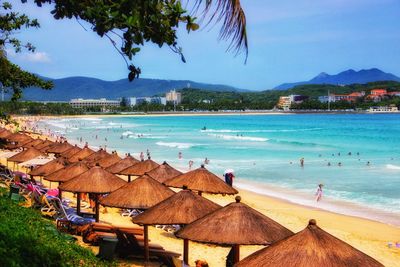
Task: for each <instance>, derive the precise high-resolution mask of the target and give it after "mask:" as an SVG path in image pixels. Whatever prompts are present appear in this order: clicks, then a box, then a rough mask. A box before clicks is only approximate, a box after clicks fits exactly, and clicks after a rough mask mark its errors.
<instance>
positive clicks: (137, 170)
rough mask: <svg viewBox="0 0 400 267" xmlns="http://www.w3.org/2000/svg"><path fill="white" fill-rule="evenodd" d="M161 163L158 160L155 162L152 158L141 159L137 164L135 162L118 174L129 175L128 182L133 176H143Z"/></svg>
mask: <svg viewBox="0 0 400 267" xmlns="http://www.w3.org/2000/svg"><path fill="white" fill-rule="evenodd" d="M158 166H159V164H158V163H157V162H154V161H152V160H151V159H150V157H149V159H147V160H144V161H141V162H139V163H137V164H134V165H132V166H130V167H128V168H126V169H124V170H122V171H120V172H119V173H118V174H121V175H127V176H128V182H130V181H131V176H132V175H133V176H142V175H143V174H145V173H146V172H149V171H151V170H153V169H155V168H157V167H158Z"/></svg>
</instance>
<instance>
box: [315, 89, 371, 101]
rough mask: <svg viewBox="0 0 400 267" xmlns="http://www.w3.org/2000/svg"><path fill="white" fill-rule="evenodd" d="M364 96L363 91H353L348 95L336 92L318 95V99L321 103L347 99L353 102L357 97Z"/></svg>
mask: <svg viewBox="0 0 400 267" xmlns="http://www.w3.org/2000/svg"><path fill="white" fill-rule="evenodd" d="M363 96H365V92H364V91H362V92H354V93H351V94H348V95H343V94H342V95H336V94H330V95H329V96H320V97H318V101H319V102H321V103H327V102H331V103H333V102H338V101H347V102H354V101H356V100H357V99H359V98H361V97H363Z"/></svg>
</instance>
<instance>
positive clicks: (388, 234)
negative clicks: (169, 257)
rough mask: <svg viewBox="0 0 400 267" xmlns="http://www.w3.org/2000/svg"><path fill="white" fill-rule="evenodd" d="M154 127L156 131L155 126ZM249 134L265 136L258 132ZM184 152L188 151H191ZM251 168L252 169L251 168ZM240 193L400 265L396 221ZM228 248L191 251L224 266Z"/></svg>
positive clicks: (179, 245) (259, 206)
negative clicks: (381, 220) (311, 221)
mask: <svg viewBox="0 0 400 267" xmlns="http://www.w3.org/2000/svg"><path fill="white" fill-rule="evenodd" d="M82 118H85V117H82ZM91 118H93V117H91ZM29 119H33V118H29ZM21 121H25V118H22V119H21ZM114 123H115V122H114ZM116 127H119V124H116ZM100 129H101V128H100ZM152 129H153V131H154V128H152ZM104 131H106V130H104ZM123 131H126V129H123ZM99 135H100V133H99ZM231 135H232V134H231ZM102 136H103V135H102ZM109 136H110V134H109ZM118 137H119V135H118ZM248 137H251V138H262V137H257V136H248ZM42 138H46V136H42ZM109 138H110V137H109ZM240 140H242V139H240ZM71 141H74V142H76V139H71ZM218 141H219V140H218ZM256 142H257V141H256ZM145 145H146V144H145ZM160 149H161V148H160ZM180 149H184V148H180ZM118 151H119V152H120V153H119V154H120V155H122V154H123V153H124V152H126V151H120V150H118ZM152 153H154V155H155V157H156V158H157V159H158V157H160V156H161V154H160V155H158V154H157V153H156V151H154V152H153V151H152ZM184 153H185V154H186V153H187V152H184ZM172 158H174V159H172ZM175 158H176V155H173V156H171V157H170V158H164V160H167V161H168V162H171V161H172V162H173V163H175V162H177V163H179V161H177V160H176V159H175ZM306 164H307V163H306ZM182 165H183V164H181V165H179V164H178V166H179V167H181V168H183V166H182ZM223 167H225V166H223ZM247 171H248V172H249V170H247ZM242 176H244V175H242ZM234 185H235V184H234ZM53 186H54V184H53ZM239 195H240V196H241V197H242V202H243V203H245V204H247V205H249V206H250V207H252V208H255V209H256V210H258V211H259V212H261V213H263V214H265V215H266V216H268V217H270V218H272V219H273V220H275V221H277V222H279V223H280V224H282V225H284V226H285V227H287V228H288V229H290V230H292V231H293V232H298V231H300V230H302V229H304V228H305V227H306V225H307V223H308V221H309V219H316V221H317V224H318V226H320V227H321V228H322V229H324V230H325V231H327V232H328V233H330V234H332V235H334V236H336V237H337V238H339V239H341V240H343V241H345V242H347V243H349V244H350V245H352V246H354V247H355V248H357V249H359V250H361V251H363V252H364V253H366V254H368V255H370V256H372V257H373V258H375V259H377V260H378V261H380V262H381V263H383V264H384V265H385V266H400V249H399V248H394V247H393V248H388V242H392V243H395V242H400V228H399V226H398V225H397V226H396V224H395V223H392V224H389V223H382V222H377V221H374V220H369V219H365V218H360V217H355V216H348V215H342V214H338V213H334V212H330V211H326V210H322V209H320V208H318V207H310V206H306V205H299V204H295V203H293V201H292V202H289V201H285V200H282V199H280V198H276V197H275V198H274V197H269V196H266V195H265V194H258V193H256V192H252V191H249V190H245V189H239ZM204 197H206V198H208V199H210V200H212V201H215V202H216V203H218V204H220V205H226V204H228V203H230V202H233V201H234V196H213V195H208V194H204ZM322 201H324V199H322ZM108 210H109V212H108V213H105V214H103V213H101V214H100V220H102V221H105V222H109V223H112V224H114V225H132V223H131V222H130V220H129V218H127V217H122V216H120V215H119V213H118V210H116V209H108ZM367 212H368V211H367ZM228 223H229V222H228ZM149 235H150V239H151V240H152V241H153V242H156V243H159V244H161V245H162V246H163V247H164V248H166V249H168V250H171V251H175V252H178V253H182V250H183V241H182V240H179V239H177V238H175V237H174V236H173V235H172V234H171V233H167V232H165V231H163V230H161V229H156V228H154V227H150V233H149ZM260 248H261V247H260V246H242V247H241V258H244V257H245V256H247V255H249V254H251V253H253V252H255V251H256V250H258V249H260ZM228 251H229V248H221V247H218V246H209V245H203V244H197V243H193V242H191V243H190V252H189V257H190V258H189V259H190V264H191V265H193V263H194V261H195V260H196V259H205V260H206V261H207V262H208V263H209V264H210V266H224V264H225V257H226V255H227V254H228ZM139 265H140V264H139Z"/></svg>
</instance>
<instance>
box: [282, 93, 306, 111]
mask: <svg viewBox="0 0 400 267" xmlns="http://www.w3.org/2000/svg"><path fill="white" fill-rule="evenodd" d="M306 99H308V96H303V95H288V96H281V97H279V101H278V107H279V108H281V109H283V110H289V109H290V107H291V105H292V104H294V103H296V104H300V103H302V102H303V101H304V100H306Z"/></svg>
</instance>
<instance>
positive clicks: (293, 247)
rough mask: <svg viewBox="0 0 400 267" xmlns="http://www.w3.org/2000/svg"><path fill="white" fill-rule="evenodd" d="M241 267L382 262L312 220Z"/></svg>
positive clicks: (344, 266) (349, 266)
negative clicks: (302, 228) (331, 233)
mask: <svg viewBox="0 0 400 267" xmlns="http://www.w3.org/2000/svg"><path fill="white" fill-rule="evenodd" d="M235 266H238V267H242V266H243V267H244V266H246V267H248V266H249V267H252V266H272V267H274V266H276V267H278V266H299V267H306V266H307V267H319V266H329V267H357V266H359V267H361V266H362V267H377V266H379V267H381V266H383V265H382V264H381V263H379V262H378V261H376V260H375V259H373V258H371V257H370V256H368V255H366V254H364V253H363V252H361V251H359V250H357V249H355V248H354V247H352V246H350V245H349V244H347V243H345V242H343V241H342V240H340V239H338V238H336V237H334V236H332V235H330V234H329V233H327V232H325V231H324V230H322V229H321V228H319V227H318V226H317V224H316V221H315V220H310V222H309V224H308V226H307V227H306V228H305V229H304V230H302V231H300V232H298V233H297V234H295V235H293V236H291V237H288V238H286V239H284V240H282V241H279V242H277V243H275V244H272V245H271V246H269V247H267V248H264V249H261V250H259V251H257V252H255V253H253V254H251V255H250V256H248V257H246V258H244V259H243V260H242V261H240V262H239V263H238V264H237V265H235Z"/></svg>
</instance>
